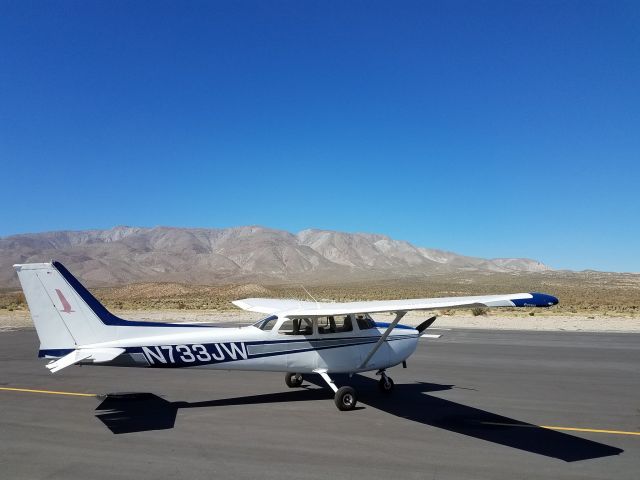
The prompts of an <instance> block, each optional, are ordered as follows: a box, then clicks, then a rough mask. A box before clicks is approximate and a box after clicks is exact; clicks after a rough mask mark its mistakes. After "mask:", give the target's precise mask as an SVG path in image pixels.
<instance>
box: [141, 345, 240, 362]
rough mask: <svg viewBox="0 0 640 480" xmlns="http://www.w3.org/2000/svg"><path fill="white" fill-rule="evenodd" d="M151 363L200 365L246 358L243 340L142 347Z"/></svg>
mask: <svg viewBox="0 0 640 480" xmlns="http://www.w3.org/2000/svg"><path fill="white" fill-rule="evenodd" d="M141 348H142V353H143V354H144V356H145V358H146V359H147V361H148V362H149V364H150V365H157V366H161V365H199V364H205V363H218V362H229V361H232V360H246V359H247V348H246V346H245V344H244V343H243V342H228V343H208V344H184V345H156V346H152V347H141Z"/></svg>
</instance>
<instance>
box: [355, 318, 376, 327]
mask: <svg viewBox="0 0 640 480" xmlns="http://www.w3.org/2000/svg"><path fill="white" fill-rule="evenodd" d="M356 322H358V328H359V329H360V330H370V329H372V328H375V327H376V323H375V322H374V321H373V319H372V318H371V317H370V316H369V315H366V314H358V315H356Z"/></svg>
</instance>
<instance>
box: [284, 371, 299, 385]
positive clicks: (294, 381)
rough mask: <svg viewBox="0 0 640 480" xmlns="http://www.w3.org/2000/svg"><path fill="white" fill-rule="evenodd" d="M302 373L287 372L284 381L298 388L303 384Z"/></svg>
mask: <svg viewBox="0 0 640 480" xmlns="http://www.w3.org/2000/svg"><path fill="white" fill-rule="evenodd" d="M302 380H303V378H302V374H301V373H287V374H286V375H285V376H284V383H286V384H287V387H289V388H297V387H299V386H301V385H302Z"/></svg>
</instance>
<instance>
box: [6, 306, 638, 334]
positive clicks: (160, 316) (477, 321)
mask: <svg viewBox="0 0 640 480" xmlns="http://www.w3.org/2000/svg"><path fill="white" fill-rule="evenodd" d="M114 313H115V314H117V315H119V316H120V317H122V318H126V319H129V320H151V321H156V322H157V321H166V322H207V323H215V324H229V325H249V324H251V323H254V322H256V321H258V320H259V319H260V318H262V317H264V315H262V314H259V313H252V312H244V311H242V310H236V311H219V310H197V311H196V310H167V309H165V310H114ZM435 313H437V312H433V313H432V312H411V313H409V314H407V315H406V316H405V317H404V318H403V321H402V323H404V324H405V325H414V326H415V325H418V324H419V323H420V322H421V321H423V320H425V319H426V318H428V317H429V316H431V315H433V314H435ZM374 318H376V319H377V320H379V321H390V319H392V318H393V317H392V316H390V315H385V314H380V315H374ZM30 327H33V323H32V321H31V317H30V316H29V312H28V311H27V310H14V311H11V312H10V311H7V310H0V331H7V330H14V329H20V328H30ZM456 328H478V329H485V330H486V329H490V330H529V331H568V332H640V318H636V317H629V316H604V315H580V314H574V315H548V314H545V313H535V315H533V316H530V315H526V316H522V315H519V316H514V315H505V314H494V313H493V312H492V311H488V312H487V313H485V314H482V315H477V316H474V315H472V314H469V313H466V314H465V312H464V311H462V314H446V315H442V316H439V317H438V319H437V320H436V322H435V323H434V324H433V327H432V329H433V330H434V332H435V331H436V330H439V329H456ZM435 333H441V332H435Z"/></svg>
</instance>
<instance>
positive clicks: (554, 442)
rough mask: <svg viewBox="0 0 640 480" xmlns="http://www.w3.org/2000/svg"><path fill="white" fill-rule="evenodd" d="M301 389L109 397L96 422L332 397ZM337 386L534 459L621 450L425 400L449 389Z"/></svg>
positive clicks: (134, 421)
mask: <svg viewBox="0 0 640 480" xmlns="http://www.w3.org/2000/svg"><path fill="white" fill-rule="evenodd" d="M305 380H306V381H307V382H308V383H312V384H315V385H318V386H320V387H322V388H308V386H306V388H302V389H295V390H289V391H286V392H279V393H267V394H261V395H252V396H247V397H235V398H224V399H219V400H208V401H203V402H169V401H167V400H165V399H163V398H161V397H159V396H157V395H155V394H153V393H122V394H109V395H107V396H106V397H105V398H104V400H103V401H102V402H101V403H100V405H98V407H97V408H96V417H97V418H98V419H99V420H100V421H101V422H102V423H104V425H105V426H106V427H107V428H109V430H111V432H113V433H114V434H123V433H132V432H142V431H149V430H165V429H170V428H173V427H174V424H175V420H176V415H177V412H178V410H179V409H186V408H206V407H221V406H227V405H254V404H268V403H281V402H298V401H312V400H323V399H324V400H326V399H328V398H331V392H330V390H328V389H327V388H326V386H325V385H324V382H323V381H322V379H320V378H319V377H318V378H317V379H316V378H315V375H307V376H305ZM335 380H336V384H338V385H347V384H349V385H352V386H354V387H355V388H357V389H358V392H359V394H360V395H359V397H360V398H359V403H361V404H364V405H368V406H370V407H373V408H376V409H378V410H381V411H384V412H386V413H389V414H392V415H395V416H397V417H401V418H405V419H407V420H411V421H413V422H417V423H421V424H424V425H429V426H432V427H436V428H441V429H443V430H447V431H450V432H455V433H459V434H462V435H466V436H469V437H473V438H476V439H479V440H484V441H487V442H492V443H496V444H499V445H504V446H506V447H511V448H516V449H519V450H523V451H527V452H530V453H534V454H537V455H543V456H546V457H550V458H556V459H559V460H564V461H565V462H576V461H581V460H588V459H593V458H600V457H608V456H612V455H618V454H620V453H622V452H623V450H622V449H620V448H616V447H612V446H610V445H606V444H603V443H598V442H594V441H592V440H587V439H584V438H580V437H575V436H573V435H568V434H566V433H561V432H558V431H554V430H549V429H546V428H541V427H539V426H537V425H533V424H530V423H526V422H522V421H519V420H515V419H513V418H509V417H505V416H502V415H498V414H495V413H491V412H488V411H486V410H481V409H479V408H474V407H469V406H467V405H462V404H460V403H456V402H453V401H450V400H445V399H442V398H439V397H435V396H432V395H429V393H431V392H437V391H443V390H449V389H451V388H453V387H454V386H453V385H440V384H434V383H422V382H419V383H413V384H397V385H396V387H395V390H394V393H393V394H392V395H384V394H381V393H379V392H378V387H377V379H373V378H368V377H365V376H363V375H354V376H353V377H352V378H350V379H349V378H347V377H346V376H344V377H342V378H341V376H339V375H336V376H335Z"/></svg>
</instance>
